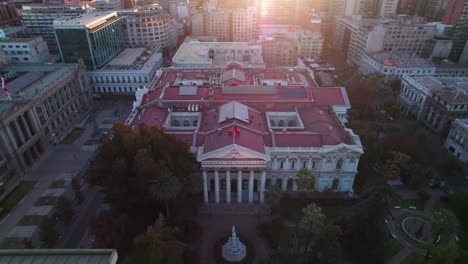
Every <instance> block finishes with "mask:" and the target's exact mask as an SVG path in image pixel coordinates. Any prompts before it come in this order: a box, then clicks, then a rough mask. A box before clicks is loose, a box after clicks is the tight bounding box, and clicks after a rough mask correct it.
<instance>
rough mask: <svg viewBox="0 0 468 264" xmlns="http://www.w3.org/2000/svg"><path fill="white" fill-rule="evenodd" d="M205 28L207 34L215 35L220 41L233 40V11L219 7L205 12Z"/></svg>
mask: <svg viewBox="0 0 468 264" xmlns="http://www.w3.org/2000/svg"><path fill="white" fill-rule="evenodd" d="M203 28H204V32H205V34H204V35H206V36H215V37H216V38H217V39H218V41H220V42H226V41H231V40H232V12H231V11H230V10H229V9H218V10H213V11H211V12H204V14H203Z"/></svg>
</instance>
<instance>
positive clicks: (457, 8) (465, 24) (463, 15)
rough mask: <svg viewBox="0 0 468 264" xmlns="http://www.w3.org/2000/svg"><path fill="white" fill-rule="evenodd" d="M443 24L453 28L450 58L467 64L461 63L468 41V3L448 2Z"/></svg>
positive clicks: (456, 0)
mask: <svg viewBox="0 0 468 264" xmlns="http://www.w3.org/2000/svg"><path fill="white" fill-rule="evenodd" d="M442 23H443V24H445V25H451V26H453V28H452V31H451V34H450V37H451V38H452V39H453V48H452V51H451V53H450V58H451V59H452V60H453V61H456V62H459V63H466V62H465V61H460V58H461V57H462V53H463V50H464V48H465V45H466V42H467V41H468V1H466V0H450V1H448V4H447V9H446V11H445V14H444V17H443V19H442Z"/></svg>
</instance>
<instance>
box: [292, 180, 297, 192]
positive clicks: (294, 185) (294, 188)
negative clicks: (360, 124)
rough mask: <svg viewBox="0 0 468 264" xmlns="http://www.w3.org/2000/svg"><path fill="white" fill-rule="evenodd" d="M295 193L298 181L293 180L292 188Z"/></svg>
mask: <svg viewBox="0 0 468 264" xmlns="http://www.w3.org/2000/svg"><path fill="white" fill-rule="evenodd" d="M292 190H293V191H295V192H296V191H297V184H296V179H293V188H292Z"/></svg>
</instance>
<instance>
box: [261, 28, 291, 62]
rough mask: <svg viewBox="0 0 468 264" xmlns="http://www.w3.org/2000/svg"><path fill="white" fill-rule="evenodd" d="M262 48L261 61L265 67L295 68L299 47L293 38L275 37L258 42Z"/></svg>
mask: <svg viewBox="0 0 468 264" xmlns="http://www.w3.org/2000/svg"><path fill="white" fill-rule="evenodd" d="M259 44H260V45H261V46H262V53H263V60H264V61H265V64H266V65H267V67H275V66H296V65H297V59H298V58H299V47H298V45H297V41H296V40H295V39H293V38H290V37H287V36H284V35H277V36H272V37H267V38H265V39H263V40H261V41H260V42H259Z"/></svg>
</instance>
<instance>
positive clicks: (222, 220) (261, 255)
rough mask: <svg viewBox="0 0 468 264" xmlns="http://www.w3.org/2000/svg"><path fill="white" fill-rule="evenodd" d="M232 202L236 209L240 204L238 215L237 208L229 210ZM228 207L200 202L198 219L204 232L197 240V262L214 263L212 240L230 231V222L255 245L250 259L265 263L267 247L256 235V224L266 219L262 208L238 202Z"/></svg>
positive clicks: (213, 241) (214, 241)
mask: <svg viewBox="0 0 468 264" xmlns="http://www.w3.org/2000/svg"><path fill="white" fill-rule="evenodd" d="M232 206H234V207H235V208H238V209H242V208H243V213H244V214H243V215H239V214H238V213H237V211H236V210H234V211H232V210H233V209H232ZM230 207H231V209H227V207H223V206H221V205H219V206H213V205H205V204H201V205H200V206H199V215H198V216H197V219H196V220H197V222H198V223H199V224H200V226H201V228H202V230H203V234H202V237H201V240H200V244H199V248H200V263H203V264H215V263H216V262H215V258H214V254H213V246H214V244H215V243H216V242H217V241H218V240H219V239H220V238H222V237H224V236H226V235H229V234H230V232H231V228H232V226H233V225H234V226H236V231H237V233H238V234H239V235H240V236H243V237H246V238H247V239H248V240H250V242H251V243H252V245H254V246H255V257H254V262H253V263H265V260H267V259H268V258H269V256H270V253H271V252H270V248H269V246H268V244H267V242H266V241H264V240H263V239H262V238H261V237H259V236H258V234H257V230H256V227H257V225H259V224H261V223H263V222H265V221H266V220H268V216H267V215H265V214H264V211H263V208H262V207H261V206H259V205H249V204H240V205H238V207H236V206H235V205H234V204H232V205H231V206H230ZM258 212H261V213H258Z"/></svg>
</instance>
